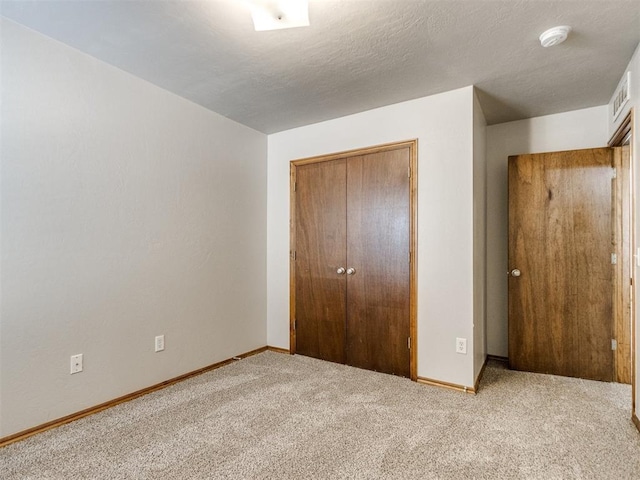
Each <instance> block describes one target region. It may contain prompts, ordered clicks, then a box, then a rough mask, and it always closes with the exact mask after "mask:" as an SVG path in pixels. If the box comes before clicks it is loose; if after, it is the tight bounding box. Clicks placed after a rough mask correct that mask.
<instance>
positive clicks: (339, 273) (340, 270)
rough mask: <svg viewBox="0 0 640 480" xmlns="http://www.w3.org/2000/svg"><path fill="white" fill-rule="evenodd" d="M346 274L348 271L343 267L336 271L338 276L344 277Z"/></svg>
mask: <svg viewBox="0 0 640 480" xmlns="http://www.w3.org/2000/svg"><path fill="white" fill-rule="evenodd" d="M344 272H346V270H345V269H344V268H343V267H340V268H339V269H337V270H336V273H337V274H338V275H344Z"/></svg>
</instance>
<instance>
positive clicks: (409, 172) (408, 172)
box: [407, 167, 411, 178]
mask: <svg viewBox="0 0 640 480" xmlns="http://www.w3.org/2000/svg"><path fill="white" fill-rule="evenodd" d="M407 177H408V178H411V167H409V168H407Z"/></svg>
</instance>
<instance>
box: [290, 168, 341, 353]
mask: <svg viewBox="0 0 640 480" xmlns="http://www.w3.org/2000/svg"><path fill="white" fill-rule="evenodd" d="M346 180H347V178H346V160H344V159H342V160H333V161H329V162H320V163H311V164H308V165H303V166H300V167H298V168H297V170H296V211H295V222H296V225H295V228H296V255H295V256H296V259H295V310H296V353H299V354H301V355H307V356H309V357H315V358H320V359H322V360H329V361H331V362H338V363H345V360H346V358H345V334H346V328H345V323H344V319H345V316H346V296H347V291H346V281H347V279H346V275H345V273H344V272H343V271H339V269H345V267H344V265H345V264H346V257H347V255H346V249H347V236H346V235H347V215H346V211H345V205H346Z"/></svg>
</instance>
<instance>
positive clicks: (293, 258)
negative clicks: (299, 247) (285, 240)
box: [291, 250, 298, 260]
mask: <svg viewBox="0 0 640 480" xmlns="http://www.w3.org/2000/svg"><path fill="white" fill-rule="evenodd" d="M297 256H298V254H297V253H296V251H295V250H291V260H295V259H296V258H297Z"/></svg>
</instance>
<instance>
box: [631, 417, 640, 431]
mask: <svg viewBox="0 0 640 480" xmlns="http://www.w3.org/2000/svg"><path fill="white" fill-rule="evenodd" d="M631 421H632V422H633V423H634V425H635V426H636V428H637V429H638V431H640V419H638V416H637V415H636V414H635V413H634V414H632V415H631Z"/></svg>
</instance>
